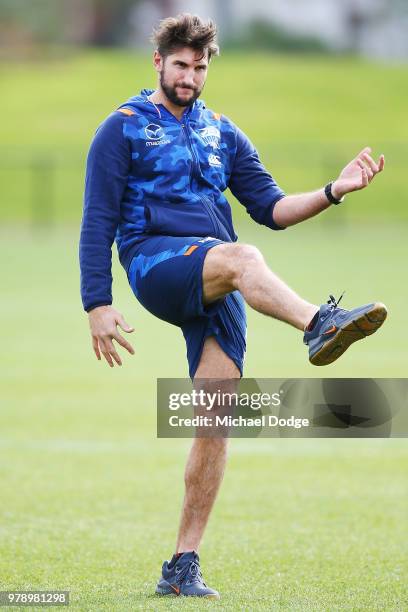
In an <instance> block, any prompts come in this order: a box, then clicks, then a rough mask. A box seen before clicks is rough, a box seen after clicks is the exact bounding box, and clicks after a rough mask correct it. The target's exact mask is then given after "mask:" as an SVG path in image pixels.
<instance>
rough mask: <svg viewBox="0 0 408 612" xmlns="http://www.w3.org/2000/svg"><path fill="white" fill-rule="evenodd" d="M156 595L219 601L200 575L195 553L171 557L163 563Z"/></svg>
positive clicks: (215, 592)
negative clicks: (204, 598)
mask: <svg viewBox="0 0 408 612" xmlns="http://www.w3.org/2000/svg"><path fill="white" fill-rule="evenodd" d="M156 593H157V594H158V595H173V596H177V595H184V596H186V597H206V598H207V599H219V598H220V596H219V593H217V591H214V589H210V588H209V587H208V586H207V585H206V584H205V582H204V581H203V577H202V575H201V570H200V559H199V557H198V555H197V553H196V552H195V551H192V552H185V553H182V554H179V555H173V558H172V560H171V561H170V562H169V561H165V562H164V563H163V567H162V576H161V578H160V580H159V582H158V583H157V587H156Z"/></svg>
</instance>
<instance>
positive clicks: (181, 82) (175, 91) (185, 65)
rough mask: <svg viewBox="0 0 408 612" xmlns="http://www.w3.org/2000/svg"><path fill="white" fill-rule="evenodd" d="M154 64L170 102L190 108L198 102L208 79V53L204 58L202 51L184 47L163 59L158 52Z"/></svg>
mask: <svg viewBox="0 0 408 612" xmlns="http://www.w3.org/2000/svg"><path fill="white" fill-rule="evenodd" d="M154 63H155V67H156V70H157V71H158V73H159V75H160V85H161V88H162V90H163V91H164V93H165V94H166V96H167V98H168V99H169V100H170V102H172V103H173V104H176V105H177V106H190V105H191V104H193V102H194V101H195V100H197V98H198V97H199V96H200V94H201V92H202V90H203V87H204V84H205V81H206V78H207V71H208V59H207V52H206V53H205V55H204V57H202V53H201V52H200V51H194V49H190V48H189V47H184V48H183V49H178V50H177V51H175V52H174V53H172V54H171V55H167V57H165V58H162V57H161V56H160V55H159V54H158V53H157V51H156V52H155V56H154Z"/></svg>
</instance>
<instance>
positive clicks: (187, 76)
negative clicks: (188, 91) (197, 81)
mask: <svg viewBox="0 0 408 612" xmlns="http://www.w3.org/2000/svg"><path fill="white" fill-rule="evenodd" d="M183 81H184V83H185V85H190V86H191V87H193V86H194V70H192V71H188V72H187V71H186V72H185V73H184V79H183Z"/></svg>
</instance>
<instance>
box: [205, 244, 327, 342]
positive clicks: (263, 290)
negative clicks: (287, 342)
mask: <svg viewBox="0 0 408 612" xmlns="http://www.w3.org/2000/svg"><path fill="white" fill-rule="evenodd" d="M203 282H204V302H205V303H207V304H208V303H210V302H213V301H214V300H216V299H218V298H220V297H222V296H224V295H226V294H227V293H230V292H231V291H234V290H235V289H238V290H239V291H240V292H241V293H242V295H243V297H244V299H245V301H246V302H247V303H248V304H249V305H250V306H252V308H254V309H255V310H258V311H259V312H261V313H263V314H266V315H269V316H271V317H274V318H275V319H279V320H280V321H285V322H286V323H289V324H290V325H293V326H294V327H296V328H297V329H300V330H304V329H305V327H306V326H307V325H308V323H309V322H310V321H311V319H312V318H313V316H314V315H315V314H316V312H317V311H318V307H317V306H315V305H313V304H310V303H309V302H306V301H305V300H303V299H302V298H301V297H299V296H298V295H297V294H296V293H295V292H294V291H293V290H292V289H290V288H289V287H288V286H287V285H286V284H285V283H284V282H283V281H282V280H281V279H280V278H279V277H278V276H276V274H274V273H273V272H272V270H270V269H269V268H268V266H267V265H266V263H265V260H264V258H263V257H262V255H261V253H260V252H259V251H258V249H257V248H256V247H253V246H250V245H247V244H220V245H218V246H215V247H213V248H212V249H210V250H209V252H208V253H207V256H206V258H205V261H204V269H203Z"/></svg>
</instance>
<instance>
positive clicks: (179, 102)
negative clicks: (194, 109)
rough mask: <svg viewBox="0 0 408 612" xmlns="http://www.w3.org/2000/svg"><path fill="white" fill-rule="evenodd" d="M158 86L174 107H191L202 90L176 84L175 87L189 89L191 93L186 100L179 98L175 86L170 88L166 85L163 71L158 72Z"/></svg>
mask: <svg viewBox="0 0 408 612" xmlns="http://www.w3.org/2000/svg"><path fill="white" fill-rule="evenodd" d="M160 86H161V88H162V90H163V91H164V93H165V95H166V97H167V98H168V100H170V102H172V103H173V104H176V106H183V107H186V106H191V105H192V104H194V102H195V101H196V100H197V98H199V96H200V94H201V92H202V88H201V89H197V88H193V87H190V86H189V85H187V86H185V84H184V83H178V85H177V87H185V88H186V89H190V90H191V91H192V96H191V97H190V98H189V99H188V100H187V99H184V98H179V96H178V95H177V91H176V86H174V87H172V86H171V85H169V84H168V83H166V80H165V78H164V70H162V71H161V72H160Z"/></svg>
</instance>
